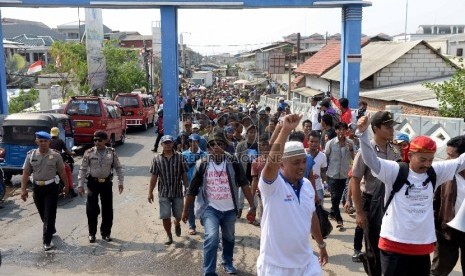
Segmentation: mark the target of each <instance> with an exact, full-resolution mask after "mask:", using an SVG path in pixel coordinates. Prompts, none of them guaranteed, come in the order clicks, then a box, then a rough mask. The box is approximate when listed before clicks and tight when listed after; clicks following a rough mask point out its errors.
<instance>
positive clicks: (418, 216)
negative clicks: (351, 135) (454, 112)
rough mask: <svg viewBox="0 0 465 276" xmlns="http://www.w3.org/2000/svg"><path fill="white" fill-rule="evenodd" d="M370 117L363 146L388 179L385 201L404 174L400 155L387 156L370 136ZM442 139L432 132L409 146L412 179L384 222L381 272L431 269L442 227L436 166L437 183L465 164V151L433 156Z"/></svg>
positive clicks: (361, 124) (374, 168)
mask: <svg viewBox="0 0 465 276" xmlns="http://www.w3.org/2000/svg"><path fill="white" fill-rule="evenodd" d="M368 125H369V119H368V117H366V116H363V117H361V118H360V119H359V121H358V123H357V127H358V131H357V136H359V137H360V151H361V154H362V157H363V160H364V161H365V164H366V165H367V166H368V167H369V168H370V169H371V172H372V174H373V176H375V177H377V178H378V179H379V180H381V182H382V183H383V184H384V185H385V190H386V191H385V196H384V201H385V204H386V202H387V200H388V198H389V197H390V194H391V191H392V190H393V184H394V182H395V180H396V178H397V175H398V174H399V168H400V167H399V164H398V163H397V162H396V161H391V160H384V159H381V158H379V157H377V156H376V152H375V150H374V149H373V146H372V145H371V144H370V141H369V139H368V133H367V131H366V129H367V128H368ZM435 152H436V143H435V142H434V141H433V140H432V139H431V138H429V137H427V136H418V137H415V138H414V139H413V140H412V141H411V143H410V148H409V153H408V157H409V160H410V163H409V173H408V177H407V180H406V181H405V182H408V184H405V185H403V186H402V188H401V189H400V190H399V191H398V192H397V193H395V194H394V196H393V197H392V201H391V202H390V204H389V205H388V206H387V209H386V212H385V214H384V216H383V222H382V224H381V232H380V238H379V243H378V247H379V249H380V260H381V274H382V275H384V276H396V275H430V267H431V262H430V254H431V253H432V252H433V251H434V243H435V242H436V233H435V229H434V217H433V195H434V191H433V185H434V184H432V182H431V178H429V176H428V173H427V171H428V169H429V168H430V167H432V168H433V169H434V172H435V174H436V181H435V183H436V188H438V186H439V185H441V184H442V183H444V182H446V181H450V180H452V179H453V178H454V175H455V174H456V173H458V172H461V171H462V170H464V169H465V154H461V155H460V157H458V158H457V159H453V160H446V161H439V162H433V159H434V154H435Z"/></svg>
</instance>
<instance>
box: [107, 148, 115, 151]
mask: <svg viewBox="0 0 465 276" xmlns="http://www.w3.org/2000/svg"><path fill="white" fill-rule="evenodd" d="M107 149H108V150H111V151H113V152H114V151H115V148H112V147H108V148H107Z"/></svg>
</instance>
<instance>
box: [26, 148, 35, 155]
mask: <svg viewBox="0 0 465 276" xmlns="http://www.w3.org/2000/svg"><path fill="white" fill-rule="evenodd" d="M34 151H35V149H31V150H30V151H28V152H27V154H32V153H33V152H34Z"/></svg>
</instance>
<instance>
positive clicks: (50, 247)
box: [44, 243, 53, 251]
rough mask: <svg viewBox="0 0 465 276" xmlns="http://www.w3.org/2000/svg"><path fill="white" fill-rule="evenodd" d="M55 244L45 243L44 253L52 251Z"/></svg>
mask: <svg viewBox="0 0 465 276" xmlns="http://www.w3.org/2000/svg"><path fill="white" fill-rule="evenodd" d="M52 248H53V244H52V243H44V251H49V250H52Z"/></svg>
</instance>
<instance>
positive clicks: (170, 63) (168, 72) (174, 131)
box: [160, 6, 179, 137]
mask: <svg viewBox="0 0 465 276" xmlns="http://www.w3.org/2000/svg"><path fill="white" fill-rule="evenodd" d="M160 15H161V80H162V86H161V91H162V93H163V129H164V134H169V135H173V136H174V137H176V136H177V135H178V133H179V85H178V38H177V37H178V22H177V21H178V11H177V8H176V7H175V6H162V7H160Z"/></svg>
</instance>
